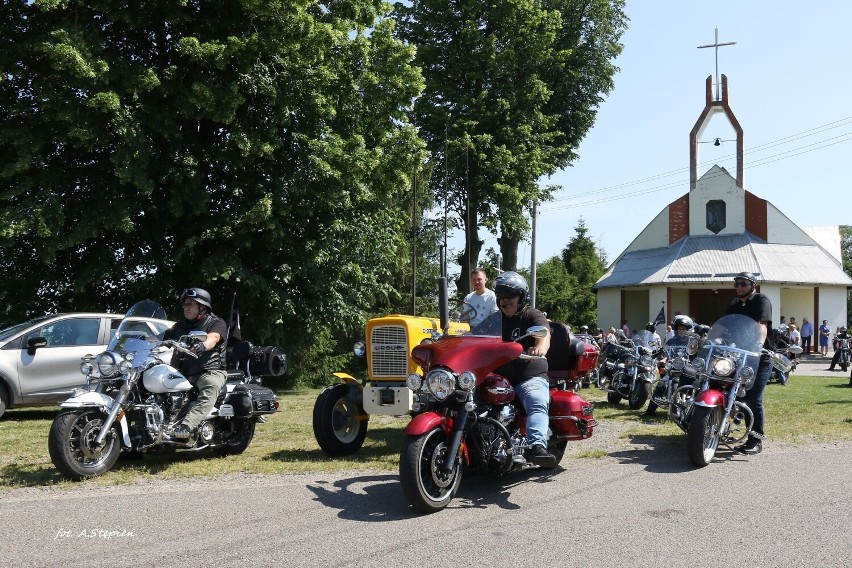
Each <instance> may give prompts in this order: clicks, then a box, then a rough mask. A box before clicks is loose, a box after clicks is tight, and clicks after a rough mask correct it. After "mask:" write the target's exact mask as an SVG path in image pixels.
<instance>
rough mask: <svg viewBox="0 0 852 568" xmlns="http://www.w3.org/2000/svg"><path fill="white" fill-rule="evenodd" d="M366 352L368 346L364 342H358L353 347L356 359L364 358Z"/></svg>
mask: <svg viewBox="0 0 852 568" xmlns="http://www.w3.org/2000/svg"><path fill="white" fill-rule="evenodd" d="M366 352H367V344H366V343H364V342H363V341H356V342H355V345H353V346H352V353H354V354H355V356H356V357H363V356H364V354H365V353H366Z"/></svg>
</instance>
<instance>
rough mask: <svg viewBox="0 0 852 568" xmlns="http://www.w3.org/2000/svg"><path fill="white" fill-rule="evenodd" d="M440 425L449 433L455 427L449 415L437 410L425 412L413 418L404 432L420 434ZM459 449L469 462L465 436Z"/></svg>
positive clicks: (466, 462) (412, 434) (411, 434)
mask: <svg viewBox="0 0 852 568" xmlns="http://www.w3.org/2000/svg"><path fill="white" fill-rule="evenodd" d="M439 426H440V427H441V428H443V430H444V432H446V433H447V434H449V433H450V431H451V430H452V429H453V419H452V418H448V417H447V416H441V415H440V414H437V413H435V412H424V413H422V414H418V415H417V416H415V417H414V418H412V419H411V422H409V423H408V426H406V427H405V430H404V432H405V434H406V435H408V436H420V435H422V434H425V433H426V432H431V431H432V430H434V429H435V428H437V427H439ZM459 451H460V452H461V454H462V459H463V460H464V463H465V464H469V463H470V457H469V456H468V455H467V444H466V443H465V441H464V438H462V441H461V447H460V448H459Z"/></svg>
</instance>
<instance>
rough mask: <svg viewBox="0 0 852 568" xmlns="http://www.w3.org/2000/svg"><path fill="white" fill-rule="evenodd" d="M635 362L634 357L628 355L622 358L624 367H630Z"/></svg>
mask: <svg viewBox="0 0 852 568" xmlns="http://www.w3.org/2000/svg"><path fill="white" fill-rule="evenodd" d="M635 364H636V357H628V358H627V359H625V360H624V366H625V367H628V368H630V367H632V366H633V365H635Z"/></svg>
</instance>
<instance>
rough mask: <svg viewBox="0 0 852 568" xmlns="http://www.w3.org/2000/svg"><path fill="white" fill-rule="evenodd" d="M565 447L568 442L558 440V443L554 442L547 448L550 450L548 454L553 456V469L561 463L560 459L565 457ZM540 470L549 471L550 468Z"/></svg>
mask: <svg viewBox="0 0 852 568" xmlns="http://www.w3.org/2000/svg"><path fill="white" fill-rule="evenodd" d="M567 447H568V441H567V440H559V441H558V442H556V443H555V444H553V445H552V446H550V447H549V448H548V450H550V453H551V454H553V457H555V458H556V463H555V464H554V465H553V467H556V466H557V465H559V462H561V461H562V458H563V457H564V456H565V448H567ZM542 469H551V468H542Z"/></svg>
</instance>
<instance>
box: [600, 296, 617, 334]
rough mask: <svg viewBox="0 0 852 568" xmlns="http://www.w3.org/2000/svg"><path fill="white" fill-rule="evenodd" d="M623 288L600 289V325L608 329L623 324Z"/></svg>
mask: <svg viewBox="0 0 852 568" xmlns="http://www.w3.org/2000/svg"><path fill="white" fill-rule="evenodd" d="M620 317H621V290H619V289H617V288H604V289H602V290H598V327H600V328H601V329H603V330H604V331H606V330H607V329H609V328H610V327H611V326H614V327H616V328H618V327H620V326H621V320H620V319H619V318H620Z"/></svg>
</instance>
